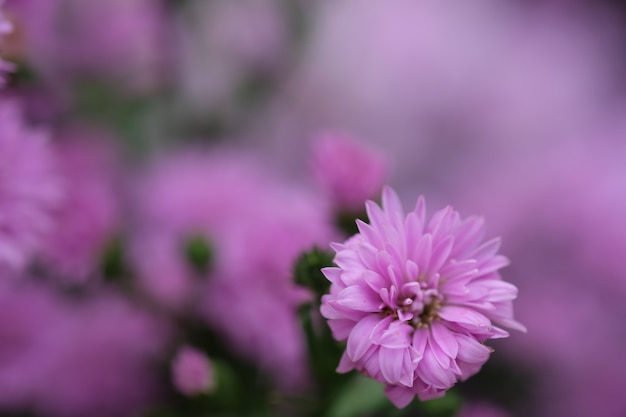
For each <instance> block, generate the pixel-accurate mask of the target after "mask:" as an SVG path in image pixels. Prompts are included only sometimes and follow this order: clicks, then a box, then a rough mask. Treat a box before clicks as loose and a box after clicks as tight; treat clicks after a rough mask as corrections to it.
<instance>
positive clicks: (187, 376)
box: [172, 346, 215, 396]
mask: <svg viewBox="0 0 626 417" xmlns="http://www.w3.org/2000/svg"><path fill="white" fill-rule="evenodd" d="M172 379H173V383H174V386H175V387H176V389H177V390H178V391H179V392H180V393H182V394H184V395H187V396H193V395H197V394H202V393H208V392H211V391H213V389H214V388H215V381H214V378H213V367H212V366H211V362H210V361H209V358H207V356H206V355H205V354H204V353H202V352H201V351H199V350H197V349H195V348H192V347H189V346H183V347H181V348H180V349H179V350H178V353H177V354H176V357H175V358H174V360H173V361H172Z"/></svg>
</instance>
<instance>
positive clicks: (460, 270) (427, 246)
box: [321, 187, 525, 407]
mask: <svg viewBox="0 0 626 417" xmlns="http://www.w3.org/2000/svg"><path fill="white" fill-rule="evenodd" d="M366 207H367V213H368V216H369V219H370V222H371V224H370V225H368V224H366V223H364V222H361V221H357V224H358V227H359V231H360V233H359V234H357V235H355V236H353V237H352V238H350V239H349V240H348V241H346V242H345V243H343V244H335V245H334V246H333V247H334V248H335V250H336V251H337V255H336V256H335V260H334V261H335V263H336V264H337V265H338V267H333V268H325V269H323V270H322V271H323V272H324V275H325V276H326V277H327V278H328V279H329V281H330V282H331V292H330V294H328V295H325V296H323V297H322V307H321V312H322V315H323V316H324V317H326V318H327V319H329V325H330V327H331V329H332V331H333V334H334V336H335V338H337V339H338V340H346V339H347V348H346V351H345V352H344V355H343V357H342V359H341V363H340V364H339V367H338V371H339V372H347V371H350V370H352V369H354V368H356V369H358V370H359V371H361V372H363V373H365V374H366V375H368V376H370V377H372V378H374V379H376V380H377V381H379V382H383V383H385V384H386V385H387V387H386V389H385V393H386V394H387V396H388V397H389V399H390V400H391V401H392V402H393V403H394V404H395V405H396V406H397V407H404V406H406V405H407V404H408V403H409V402H410V401H411V400H412V399H413V398H414V396H415V395H418V396H419V397H420V399H422V400H426V399H431V398H436V397H439V396H442V395H443V394H444V393H445V391H446V390H447V389H449V388H451V387H452V386H453V385H454V384H455V383H456V382H457V380H465V379H467V378H468V377H470V376H472V375H473V374H475V373H476V372H478V371H479V370H480V368H481V366H482V365H483V364H484V363H485V361H486V360H487V359H488V357H489V354H490V352H491V349H490V348H488V347H487V346H485V345H484V344H483V342H484V341H486V340H488V339H494V338H502V337H507V336H508V333H507V332H505V331H504V330H502V329H500V328H499V327H496V326H494V325H493V324H492V321H493V322H495V323H497V324H499V325H502V326H505V327H510V328H513V329H516V330H521V331H524V330H525V328H524V326H522V325H521V324H519V323H518V322H517V321H515V320H514V319H513V307H512V301H513V299H515V298H516V296H517V288H516V287H515V286H513V285H511V284H509V283H507V282H504V281H503V280H502V278H501V277H500V275H499V273H498V272H497V271H498V269H500V268H502V267H504V266H506V265H507V264H508V259H507V258H505V257H504V256H502V255H498V254H497V250H498V248H499V246H500V241H499V239H492V240H489V241H487V242H485V243H482V244H481V243H480V242H481V240H482V239H483V234H484V226H483V220H482V219H481V218H477V217H470V218H468V219H466V220H464V221H461V219H460V217H459V214H458V213H457V212H455V211H454V210H452V208H451V207H447V208H445V209H442V210H439V211H438V212H436V213H435V214H434V215H433V216H432V218H431V220H430V221H428V222H427V220H426V214H425V203H424V199H423V198H420V199H419V200H418V202H417V205H416V208H415V210H414V211H412V212H411V213H409V214H408V215H407V216H406V217H405V216H404V211H403V209H402V205H401V203H400V200H399V198H398V196H397V195H396V194H395V192H394V191H392V190H391V189H390V188H388V187H386V188H385V189H384V190H383V205H382V209H381V208H380V207H378V206H377V205H376V204H374V203H373V202H371V201H368V202H367V205H366Z"/></svg>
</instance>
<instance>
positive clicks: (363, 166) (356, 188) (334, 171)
mask: <svg viewBox="0 0 626 417" xmlns="http://www.w3.org/2000/svg"><path fill="white" fill-rule="evenodd" d="M312 170H313V176H314V178H315V179H316V181H317V183H318V184H319V186H320V188H321V189H322V190H323V191H324V192H325V194H326V195H327V196H328V197H329V199H330V201H331V202H332V204H333V205H334V206H335V207H336V208H337V209H338V210H346V211H350V212H359V211H361V210H362V207H363V204H364V203H365V201H366V200H369V199H373V198H375V197H376V196H377V195H378V194H379V193H380V191H381V190H382V188H383V185H384V183H385V182H386V179H387V171H388V166H387V161H386V160H385V158H384V156H383V155H382V154H381V153H380V152H377V151H376V150H374V149H371V148H368V147H366V146H365V145H364V144H361V143H359V142H358V141H357V140H356V139H354V138H352V137H350V136H349V135H346V134H344V133H340V132H325V133H322V134H320V135H318V136H317V137H316V140H315V141H314V143H313V158H312Z"/></svg>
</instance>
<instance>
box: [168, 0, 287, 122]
mask: <svg viewBox="0 0 626 417" xmlns="http://www.w3.org/2000/svg"><path fill="white" fill-rule="evenodd" d="M181 17H182V19H181V21H180V25H179V41H180V44H179V48H178V52H179V57H178V60H177V62H178V65H179V71H180V74H179V76H180V77H179V82H180V86H181V91H182V94H183V99H184V101H185V102H187V103H188V104H189V106H188V109H189V111H196V112H198V111H200V112H202V113H201V114H202V117H205V114H206V112H207V111H219V112H222V111H224V110H225V108H228V107H229V105H228V104H230V100H232V99H233V98H236V95H237V92H238V91H240V88H241V86H242V85H244V84H245V83H246V82H249V81H250V80H254V79H255V78H256V77H261V78H264V77H268V76H271V75H272V74H274V73H275V72H276V71H277V69H278V68H280V67H281V65H282V64H283V61H285V59H284V58H285V55H286V52H287V47H288V45H287V43H288V41H289V38H288V35H289V33H288V27H287V24H288V21H287V19H288V16H287V13H286V11H285V8H284V7H282V5H281V4H279V3H277V2H276V1H274V0H240V1H237V2H233V1H230V0H213V1H210V2H207V1H203V0H193V1H189V2H187V3H186V5H185V6H184V8H183V9H182V16H181Z"/></svg>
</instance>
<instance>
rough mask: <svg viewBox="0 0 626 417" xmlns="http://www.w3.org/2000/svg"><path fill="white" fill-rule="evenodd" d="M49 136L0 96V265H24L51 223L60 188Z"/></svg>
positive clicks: (17, 266)
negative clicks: (25, 121) (31, 126)
mask: <svg viewBox="0 0 626 417" xmlns="http://www.w3.org/2000/svg"><path fill="white" fill-rule="evenodd" d="M47 140H48V136H47V134H46V132H44V131H42V130H37V129H33V128H30V127H27V126H25V125H24V123H23V121H22V119H21V114H20V111H19V109H18V106H17V105H16V104H15V103H13V102H7V101H2V102H0V207H1V208H0V268H6V267H8V268H10V269H14V270H18V269H22V268H24V267H25V266H26V264H27V263H28V262H29V261H30V258H31V256H32V255H33V253H34V252H35V251H36V250H37V249H38V248H39V247H40V244H41V240H42V238H43V237H44V235H45V234H46V233H47V232H49V231H50V229H51V226H52V217H51V210H52V209H53V208H54V207H55V206H56V205H57V204H58V200H59V198H60V194H61V190H60V188H59V187H60V185H59V183H58V181H57V180H58V178H57V175H56V172H55V167H54V164H53V159H52V155H51V153H50V149H49V148H48V143H47Z"/></svg>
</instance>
